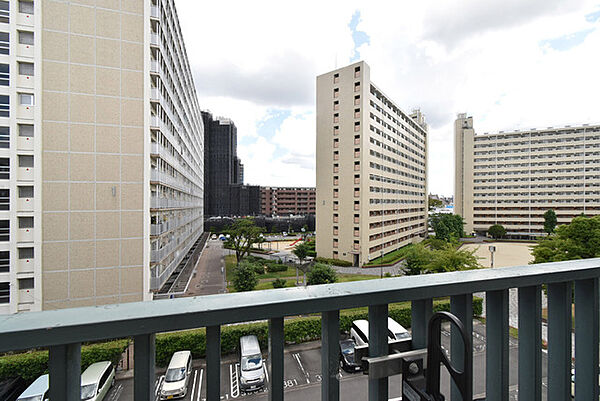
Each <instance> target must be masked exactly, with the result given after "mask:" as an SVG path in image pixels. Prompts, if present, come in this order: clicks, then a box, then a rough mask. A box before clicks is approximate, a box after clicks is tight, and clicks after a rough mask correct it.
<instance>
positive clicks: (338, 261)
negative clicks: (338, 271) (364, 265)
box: [315, 257, 352, 267]
mask: <svg viewBox="0 0 600 401" xmlns="http://www.w3.org/2000/svg"><path fill="white" fill-rule="evenodd" d="M315 262H317V263H325V264H328V265H334V266H342V267H352V262H348V261H347V260H341V259H327V258H321V257H317V258H315Z"/></svg>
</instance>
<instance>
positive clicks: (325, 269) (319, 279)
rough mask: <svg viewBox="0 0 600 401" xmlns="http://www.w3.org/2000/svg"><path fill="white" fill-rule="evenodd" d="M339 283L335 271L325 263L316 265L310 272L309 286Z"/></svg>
mask: <svg viewBox="0 0 600 401" xmlns="http://www.w3.org/2000/svg"><path fill="white" fill-rule="evenodd" d="M336 281H337V273H336V272H335V270H333V269H332V268H331V266H328V265H326V264H323V263H316V264H315V265H314V266H313V268H312V269H310V271H309V272H308V281H307V283H308V285H316V284H331V283H335V282H336Z"/></svg>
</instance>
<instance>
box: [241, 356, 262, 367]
mask: <svg viewBox="0 0 600 401" xmlns="http://www.w3.org/2000/svg"><path fill="white" fill-rule="evenodd" d="M261 367H262V357H261V356H260V354H256V355H249V356H243V357H242V370H255V369H260V368H261Z"/></svg>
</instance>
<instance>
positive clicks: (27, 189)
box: [17, 185, 33, 198]
mask: <svg viewBox="0 0 600 401" xmlns="http://www.w3.org/2000/svg"><path fill="white" fill-rule="evenodd" d="M17 188H18V190H19V198H33V185H25V186H18V187H17Z"/></svg>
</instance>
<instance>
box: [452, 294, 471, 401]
mask: <svg viewBox="0 0 600 401" xmlns="http://www.w3.org/2000/svg"><path fill="white" fill-rule="evenodd" d="M450 312H451V313H452V314H454V315H455V316H456V317H457V318H458V319H459V320H460V321H461V322H462V324H463V325H464V327H465V330H466V332H467V333H466V334H467V337H468V338H469V339H470V342H471V344H473V294H463V295H454V296H452V297H450ZM450 336H451V346H450V348H451V358H452V364H453V365H454V366H456V367H457V368H458V369H464V366H465V360H464V355H463V353H464V349H465V348H464V344H463V340H462V337H461V335H460V332H459V331H458V328H456V327H454V325H452V327H451V329H450ZM471 366H473V364H472V363H471ZM466 373H467V374H468V375H470V376H471V377H473V372H466ZM450 394H451V400H452V401H466V400H462V397H461V395H460V390H459V389H458V387H456V385H455V384H454V382H452V385H451V390H450Z"/></svg>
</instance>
